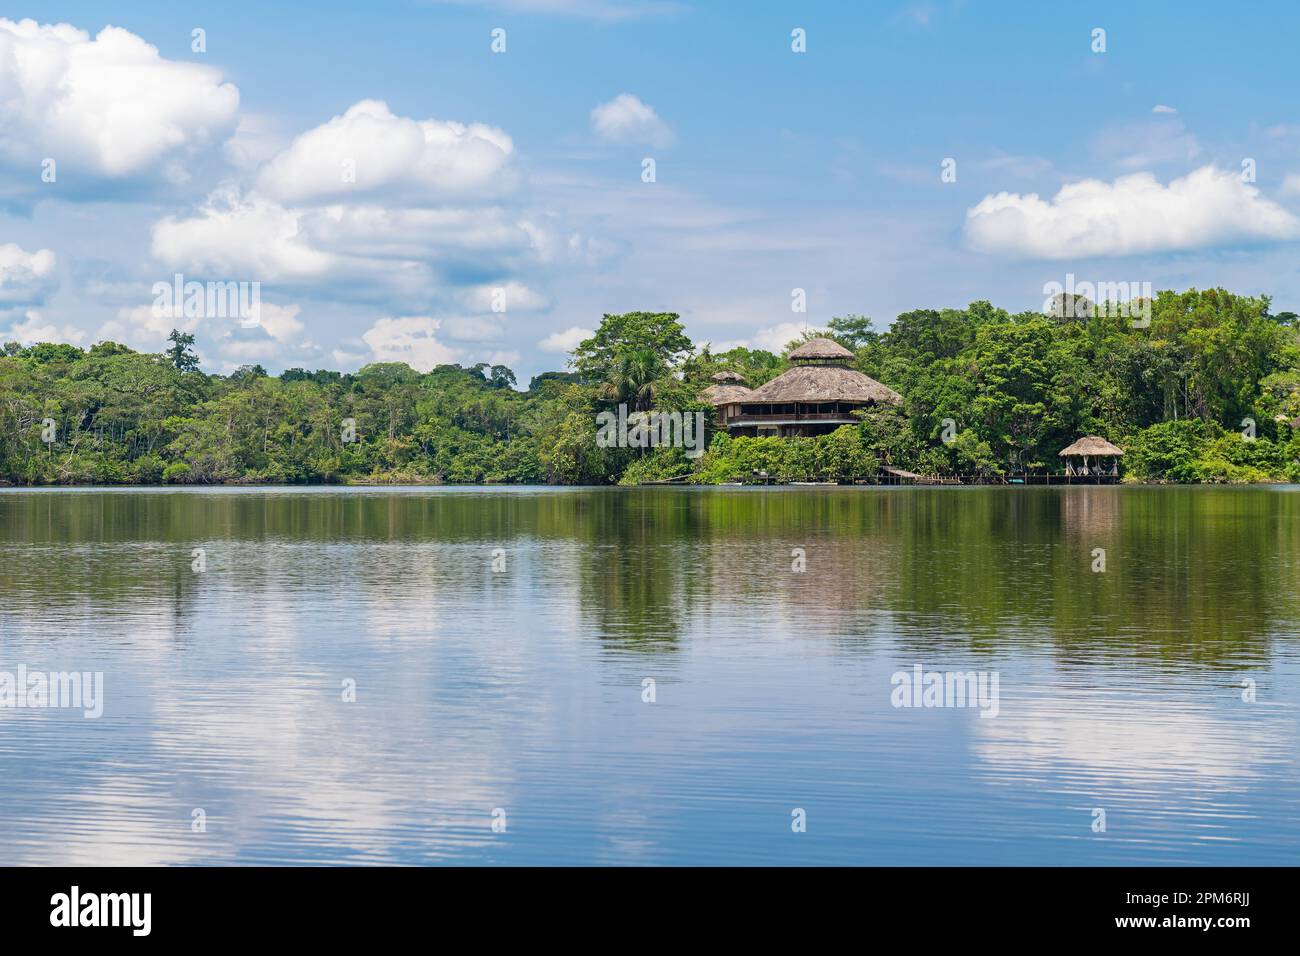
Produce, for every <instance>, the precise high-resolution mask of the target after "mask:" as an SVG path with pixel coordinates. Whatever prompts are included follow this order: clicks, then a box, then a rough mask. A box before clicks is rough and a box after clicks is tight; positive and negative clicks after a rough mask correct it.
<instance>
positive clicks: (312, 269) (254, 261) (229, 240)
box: [153, 189, 337, 281]
mask: <svg viewBox="0 0 1300 956" xmlns="http://www.w3.org/2000/svg"><path fill="white" fill-rule="evenodd" d="M301 220H302V216H301V214H300V213H298V212H295V211H293V210H290V209H285V208H284V207H283V206H280V205H278V204H277V203H274V202H271V201H270V200H267V199H262V198H260V197H258V196H240V195H239V194H238V193H237V192H235V191H234V190H233V189H223V190H220V191H218V192H217V193H214V194H213V195H212V196H210V197H209V198H208V201H207V203H206V204H205V205H204V206H203V207H202V208H201V209H200V210H199V214H198V215H197V216H195V217H193V218H190V219H175V218H171V217H168V218H166V219H162V220H160V221H159V222H157V223H155V224H154V227H153V254H154V256H155V257H156V258H157V259H158V260H159V261H161V262H163V263H164V264H166V265H167V266H169V267H171V268H176V269H183V270H188V271H191V272H204V273H207V274H211V275H218V276H222V277H225V278H240V279H245V280H248V281H254V280H256V281H267V280H274V279H280V278H313V277H317V276H322V275H325V274H326V273H328V272H329V271H331V270H332V269H334V268H335V267H336V266H337V262H336V261H335V259H334V258H333V257H331V256H330V255H328V254H327V253H324V252H321V251H320V250H318V249H314V248H312V246H311V244H310V243H309V242H308V241H307V239H306V237H305V236H304V235H303V227H302V222H301Z"/></svg>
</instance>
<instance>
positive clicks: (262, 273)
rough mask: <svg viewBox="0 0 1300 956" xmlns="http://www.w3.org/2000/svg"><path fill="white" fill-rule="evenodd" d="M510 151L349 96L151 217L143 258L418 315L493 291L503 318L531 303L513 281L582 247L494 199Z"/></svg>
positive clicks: (479, 136) (509, 182)
mask: <svg viewBox="0 0 1300 956" xmlns="http://www.w3.org/2000/svg"><path fill="white" fill-rule="evenodd" d="M513 149H514V147H513V144H512V143H511V140H510V137H509V136H508V135H506V134H505V133H504V132H502V131H501V130H499V129H496V128H494V127H491V126H487V125H485V124H482V123H471V124H462V123H448V122H440V121H436V120H423V121H417V120H413V119H409V118H406V117H400V116H396V115H394V114H393V113H392V112H391V111H390V110H389V109H388V107H387V106H386V105H385V104H383V103H382V102H379V101H376V100H363V101H362V102H360V103H357V104H356V105H354V106H353V107H351V108H350V109H348V110H347V111H346V112H345V113H344V114H343V115H341V116H336V117H334V118H333V119H332V120H330V121H329V122H327V123H324V124H322V125H320V126H317V127H315V128H313V129H311V130H308V131H307V132H305V133H303V134H302V135H300V136H298V137H297V138H296V139H295V140H294V141H293V142H292V143H291V144H290V145H289V146H288V147H286V148H285V149H283V150H281V151H280V152H278V153H277V154H276V155H275V156H274V157H273V158H271V159H270V160H269V161H268V162H266V163H265V164H264V165H263V166H262V167H261V170H260V172H259V173H258V174H257V175H256V176H255V177H254V178H253V184H252V185H251V186H249V187H246V188H242V189H241V188H240V187H239V186H237V185H234V184H228V185H225V186H223V187H221V188H220V189H218V190H216V191H214V192H213V193H212V194H211V195H210V196H209V197H208V198H207V200H206V201H205V202H204V203H203V204H202V205H201V206H200V207H199V208H198V209H196V210H194V211H193V212H190V213H187V214H183V215H177V216H171V217H167V218H165V219H162V220H161V221H159V222H157V223H155V225H154V228H153V235H152V251H153V254H154V256H155V257H156V258H157V259H158V260H159V261H160V262H161V263H163V264H164V265H166V266H168V267H169V268H172V269H176V270H180V271H183V272H188V273H195V274H198V273H202V274H204V275H206V276H213V277H221V278H224V279H247V280H258V281H263V282H274V283H277V284H289V285H293V284H297V285H302V286H311V287H312V288H313V289H316V290H317V291H319V290H320V289H321V288H322V286H323V284H328V285H329V286H331V287H333V289H334V290H335V291H337V292H338V293H339V294H341V295H342V296H344V297H346V298H351V299H355V300H364V301H371V302H373V301H381V300H382V301H387V302H390V303H396V304H394V305H392V306H391V307H392V308H394V310H397V309H406V308H411V309H416V308H427V307H428V303H429V301H430V296H431V295H432V297H433V300H434V301H435V302H436V303H437V304H438V306H439V307H440V308H448V309H451V310H455V311H459V310H468V311H487V310H490V309H492V308H493V306H494V299H493V297H494V296H495V295H496V290H497V289H504V290H505V294H506V303H505V304H506V308H507V310H538V309H542V308H545V307H546V305H547V300H546V299H545V297H544V296H542V295H541V294H540V293H539V292H537V291H536V290H534V289H531V288H529V287H528V286H527V285H526V284H525V283H524V282H522V281H521V280H519V279H517V278H513V276H514V275H516V274H518V273H520V272H521V271H526V270H528V269H529V268H533V267H537V266H539V265H542V264H550V263H552V262H555V261H560V260H564V261H576V260H579V259H582V258H583V257H584V256H588V255H590V248H589V246H590V240H587V239H585V238H584V237H580V236H572V235H566V230H563V229H562V228H561V227H560V226H559V224H558V220H555V218H554V217H553V216H551V215H550V214H546V215H541V216H536V215H529V214H528V213H526V212H524V211H523V210H521V209H519V208H515V207H514V206H512V205H510V204H508V203H506V202H505V196H506V194H507V193H509V192H510V191H511V189H512V188H513V185H514V183H513V174H512V173H511V171H510V170H509V168H508V161H509V159H510V156H511V154H512V152H513ZM345 161H346V162H347V163H349V164H350V165H349V166H348V167H346V170H345V167H344V165H343V164H344V162H345ZM347 170H350V171H354V172H355V178H356V182H355V183H348V182H344V177H343V175H342V173H343V172H345V171H347ZM575 243H576V245H575ZM494 273H495V274H497V275H500V276H501V279H500V280H498V281H497V282H493V283H484V282H483V281H482V276H484V275H492V274H494Z"/></svg>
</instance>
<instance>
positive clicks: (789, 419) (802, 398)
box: [700, 338, 903, 438]
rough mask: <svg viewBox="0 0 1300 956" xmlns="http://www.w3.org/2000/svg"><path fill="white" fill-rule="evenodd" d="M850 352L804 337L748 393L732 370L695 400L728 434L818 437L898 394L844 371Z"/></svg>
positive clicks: (895, 402) (835, 344) (891, 401)
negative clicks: (783, 366)
mask: <svg viewBox="0 0 1300 956" xmlns="http://www.w3.org/2000/svg"><path fill="white" fill-rule="evenodd" d="M852 359H853V353H852V352H850V351H849V350H848V349H846V348H845V347H844V346H842V345H840V344H839V343H838V342H835V341H833V340H832V339H821V338H819V339H809V340H808V341H807V342H805V343H804V344H803V345H801V346H799V347H798V348H797V349H795V350H794V351H793V352H791V353H790V361H791V362H792V363H793V367H792V368H790V369H787V370H786V371H785V372H783V373H781V374H780V375H778V376H777V377H776V378H774V379H772V381H770V382H768V383H767V384H766V385H761V386H759V387H758V388H756V389H753V390H750V389H748V388H746V387H745V386H744V380H743V379H742V378H741V377H740V376H739V375H737V374H736V373H735V372H719V373H718V374H717V375H715V376H713V381H714V383H715V384H713V385H710V386H709V387H708V388H706V389H705V390H704V392H703V394H702V395H701V396H700V397H701V398H702V399H703V400H704V401H707V402H708V403H709V404H711V405H713V407H714V408H716V409H717V412H718V424H719V425H720V426H724V427H726V429H727V431H728V432H729V433H730V434H731V435H733V436H734V435H777V436H780V437H782V438H795V437H806V436H810V435H823V434H826V433H827V432H833V431H834V430H835V429H837V428H839V427H840V426H841V425H856V424H857V423H858V421H859V418H858V417H857V416H856V415H854V414H853V413H854V412H855V411H857V410H858V409H863V408H867V407H868V406H871V405H875V404H881V403H888V404H891V405H898V404H900V403H901V402H902V400H903V399H902V396H901V395H899V394H898V393H897V392H896V391H894V390H893V389H892V388H889V387H888V386H885V385H881V384H880V383H879V382H877V381H876V380H875V379H873V378H870V377H868V376H866V375H863V374H862V373H861V372H859V371H856V370H855V369H852V368H849V366H848V363H849V362H850V361H852Z"/></svg>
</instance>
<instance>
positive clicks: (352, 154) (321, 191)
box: [257, 100, 514, 204]
mask: <svg viewBox="0 0 1300 956" xmlns="http://www.w3.org/2000/svg"><path fill="white" fill-rule="evenodd" d="M513 152H514V143H513V142H511V139H510V137H509V136H507V135H506V134H505V133H504V132H502V131H501V130H499V129H496V128H495V127H492V126H487V125H485V124H483V123H471V124H469V125H466V124H463V123H455V122H444V121H439V120H433V119H426V120H414V119H408V118H406V117H403V116H395V115H393V113H392V112H391V111H390V110H389V108H388V104H386V103H384V102H382V101H380V100H362V101H361V102H359V103H357V104H355V105H354V106H352V107H350V108H349V109H348V110H347V112H345V113H344V114H343V115H342V116H335V117H334V118H333V119H331V120H330V121H329V122H327V123H324V124H322V125H320V126H317V127H315V128H314V129H310V130H308V131H307V132H305V133H303V134H302V135H300V136H298V137H297V138H296V139H295V140H294V141H293V143H292V144H291V145H290V146H289V148H288V149H286V150H285V151H284V152H282V153H280V154H279V155H278V156H276V157H275V158H274V159H272V160H271V161H270V162H269V163H268V164H267V165H266V166H265V167H264V168H263V169H262V171H261V172H260V173H259V174H258V177H257V189H258V191H259V192H261V193H262V194H264V195H266V196H269V197H271V198H273V199H277V200H279V201H281V202H285V203H298V204H303V203H319V202H329V201H332V200H340V199H350V198H356V197H360V196H373V195H377V194H384V195H386V196H388V197H392V198H400V199H403V200H404V201H407V202H412V203H415V204H419V203H421V202H426V201H430V200H436V199H441V198H446V197H448V196H458V195H463V194H466V193H473V192H480V191H483V190H486V189H488V188H489V187H498V188H499V187H502V186H503V185H505V184H504V183H503V182H502V178H501V173H502V171H503V169H504V167H505V166H506V163H507V162H508V161H509V159H510V156H511V154H512V153H513Z"/></svg>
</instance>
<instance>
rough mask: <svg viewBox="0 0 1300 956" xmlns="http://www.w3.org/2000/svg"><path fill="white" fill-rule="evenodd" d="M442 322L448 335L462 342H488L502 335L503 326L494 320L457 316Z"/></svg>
mask: <svg viewBox="0 0 1300 956" xmlns="http://www.w3.org/2000/svg"><path fill="white" fill-rule="evenodd" d="M441 321H442V325H443V328H444V329H445V330H446V332H447V335H448V336H449V337H451V338H453V339H456V340H457V341H460V342H486V341H492V340H494V339H499V338H501V335H502V329H501V326H500V325H499V324H498V323H496V322H494V321H493V320H492V319H486V318H479V317H477V316H455V317H453V318H449V319H443V320H441Z"/></svg>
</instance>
